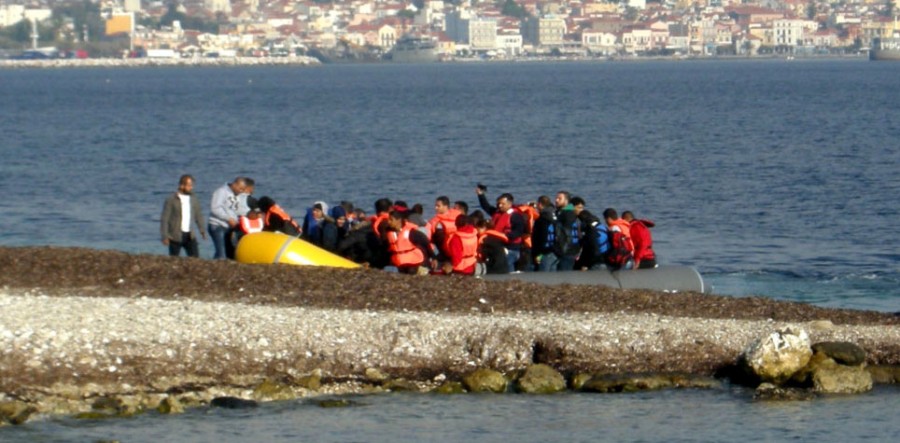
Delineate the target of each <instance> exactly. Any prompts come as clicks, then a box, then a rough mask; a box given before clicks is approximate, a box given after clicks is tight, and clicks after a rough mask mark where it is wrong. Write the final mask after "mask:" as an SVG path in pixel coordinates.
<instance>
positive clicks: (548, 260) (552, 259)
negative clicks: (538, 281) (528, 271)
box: [538, 252, 559, 272]
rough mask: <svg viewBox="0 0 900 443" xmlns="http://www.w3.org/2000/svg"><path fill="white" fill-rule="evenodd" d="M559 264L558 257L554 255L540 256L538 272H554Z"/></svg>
mask: <svg viewBox="0 0 900 443" xmlns="http://www.w3.org/2000/svg"><path fill="white" fill-rule="evenodd" d="M557 264H559V257H557V256H556V254H554V253H552V252H551V253H549V254H544V255H542V256H541V262H540V263H539V264H538V271H540V272H554V271H556V265H557Z"/></svg>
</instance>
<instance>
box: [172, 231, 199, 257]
mask: <svg viewBox="0 0 900 443" xmlns="http://www.w3.org/2000/svg"><path fill="white" fill-rule="evenodd" d="M181 248H184V252H185V254H187V256H188V257H199V256H200V250H199V248H198V247H197V239H196V238H194V237H193V236H191V233H190V232H182V233H181V241H180V242H176V241H172V240H169V255H171V256H172V257H178V254H179V253H181Z"/></svg>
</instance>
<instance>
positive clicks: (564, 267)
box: [554, 254, 577, 271]
mask: <svg viewBox="0 0 900 443" xmlns="http://www.w3.org/2000/svg"><path fill="white" fill-rule="evenodd" d="M554 255H555V254H554ZM576 258H577V257H573V256H571V255H564V256H562V257H558V259H559V264H558V265H556V270H557V271H571V270H573V269H575V259H576Z"/></svg>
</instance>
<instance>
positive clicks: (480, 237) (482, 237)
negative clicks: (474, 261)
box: [478, 229, 509, 262]
mask: <svg viewBox="0 0 900 443" xmlns="http://www.w3.org/2000/svg"><path fill="white" fill-rule="evenodd" d="M488 237H494V238H497V239H499V240H500V241H502V242H503V244H504V245H505V244H506V243H507V242H508V241H509V238H507V237H506V234H504V233H502V232H500V231H497V230H494V229H488V230H486V231H484V232H483V233H480V234H478V261H481V262H483V261H484V256H483V255H482V254H481V244H482V243H484V240H485V239H486V238H488Z"/></svg>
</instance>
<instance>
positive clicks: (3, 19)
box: [0, 5, 25, 28]
mask: <svg viewBox="0 0 900 443" xmlns="http://www.w3.org/2000/svg"><path fill="white" fill-rule="evenodd" d="M24 18H25V6H23V5H0V28H5V27H7V26H12V25H14V24H16V23H19V22H20V21H22V19H24Z"/></svg>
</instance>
